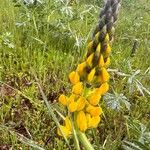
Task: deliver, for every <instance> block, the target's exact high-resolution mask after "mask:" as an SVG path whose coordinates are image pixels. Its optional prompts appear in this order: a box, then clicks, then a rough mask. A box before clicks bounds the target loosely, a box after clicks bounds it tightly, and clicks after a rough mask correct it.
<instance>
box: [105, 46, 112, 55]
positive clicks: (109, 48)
mask: <svg viewBox="0 0 150 150" xmlns="http://www.w3.org/2000/svg"><path fill="white" fill-rule="evenodd" d="M110 53H111V47H110V44H107V48H106V50H105V51H104V58H107V57H108V56H109V55H110Z"/></svg>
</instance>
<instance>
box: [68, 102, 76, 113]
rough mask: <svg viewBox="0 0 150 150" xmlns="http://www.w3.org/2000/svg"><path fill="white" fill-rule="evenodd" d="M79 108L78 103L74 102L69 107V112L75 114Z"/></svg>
mask: <svg viewBox="0 0 150 150" xmlns="http://www.w3.org/2000/svg"><path fill="white" fill-rule="evenodd" d="M77 106H78V103H77V102H74V101H73V102H71V103H70V104H69V105H68V110H69V111H70V112H75V111H76V110H77Z"/></svg>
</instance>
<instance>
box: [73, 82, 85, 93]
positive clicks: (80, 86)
mask: <svg viewBox="0 0 150 150" xmlns="http://www.w3.org/2000/svg"><path fill="white" fill-rule="evenodd" d="M82 91H83V84H82V82H78V83H77V84H75V85H74V86H73V88H72V93H74V94H77V95H79V94H81V93H82Z"/></svg>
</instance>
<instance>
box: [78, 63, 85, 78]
mask: <svg viewBox="0 0 150 150" xmlns="http://www.w3.org/2000/svg"><path fill="white" fill-rule="evenodd" d="M85 67H86V62H83V63H81V64H79V65H78V67H77V71H78V73H79V75H80V76H83V75H84V73H85V72H84V69H85Z"/></svg>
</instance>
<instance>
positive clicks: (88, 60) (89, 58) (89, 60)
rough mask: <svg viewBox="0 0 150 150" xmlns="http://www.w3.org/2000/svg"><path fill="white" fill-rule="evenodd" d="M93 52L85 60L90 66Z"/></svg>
mask: <svg viewBox="0 0 150 150" xmlns="http://www.w3.org/2000/svg"><path fill="white" fill-rule="evenodd" d="M93 57H94V53H92V54H91V55H90V56H89V57H88V58H87V60H86V63H87V65H89V66H92V61H93Z"/></svg>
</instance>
